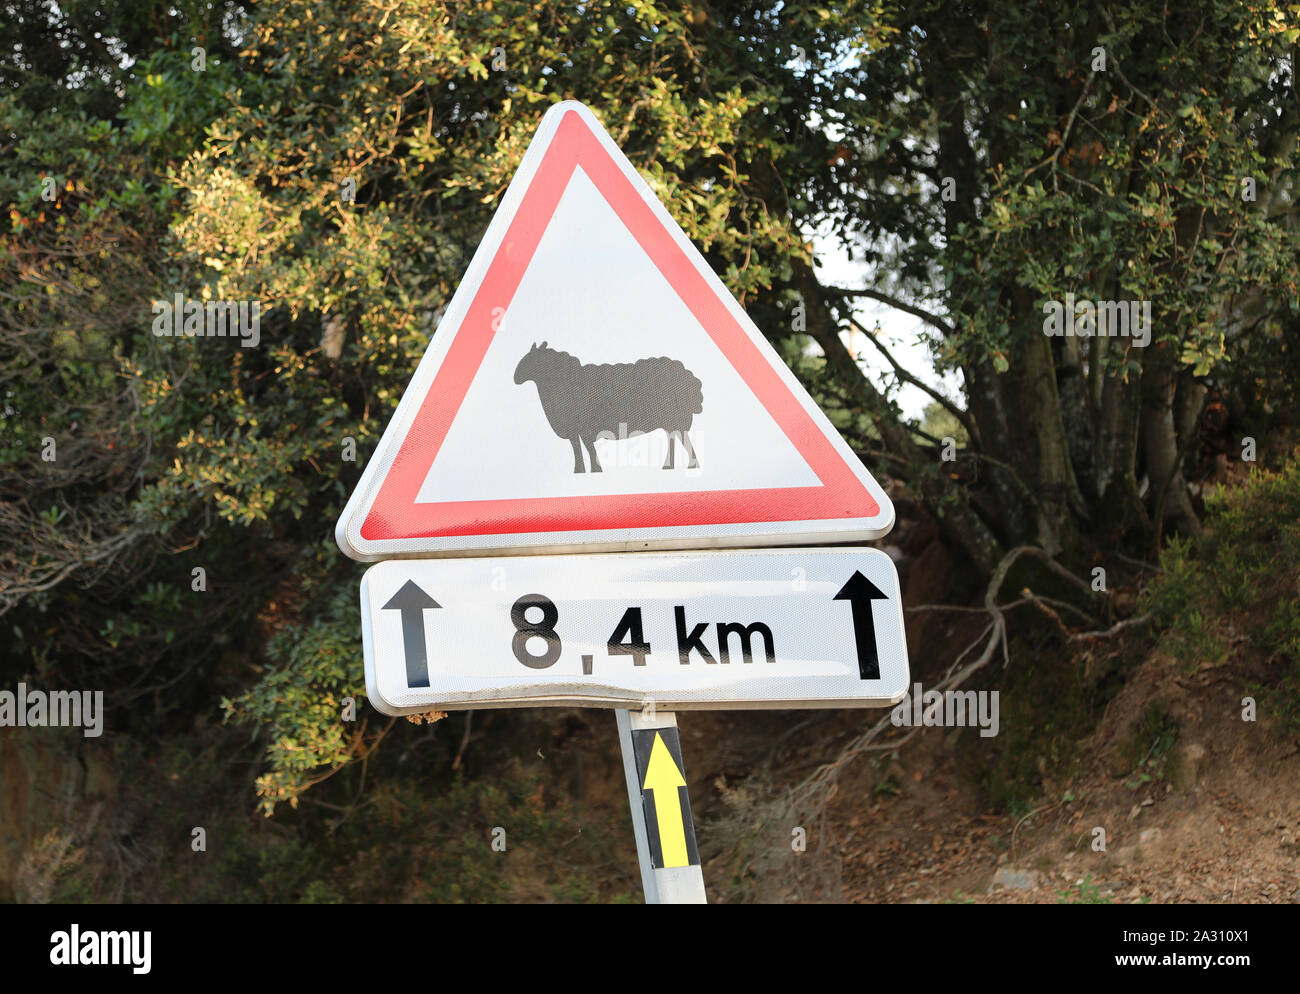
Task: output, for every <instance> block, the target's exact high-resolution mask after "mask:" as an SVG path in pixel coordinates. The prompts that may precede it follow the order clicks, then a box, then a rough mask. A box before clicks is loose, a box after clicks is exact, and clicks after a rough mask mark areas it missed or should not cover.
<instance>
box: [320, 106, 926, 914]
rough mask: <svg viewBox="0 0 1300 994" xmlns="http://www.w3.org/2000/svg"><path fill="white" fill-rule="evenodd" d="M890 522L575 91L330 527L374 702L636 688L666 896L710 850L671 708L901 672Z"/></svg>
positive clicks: (625, 701)
mask: <svg viewBox="0 0 1300 994" xmlns="http://www.w3.org/2000/svg"><path fill="white" fill-rule="evenodd" d="M489 454H490V455H489ZM893 524H894V508H893V505H892V504H891V503H890V500H889V495H888V494H887V493H886V492H885V490H884V488H883V487H881V486H880V484H879V483H878V482H877V481H876V480H875V479H874V478H873V477H872V475H871V473H869V472H868V471H867V468H866V467H865V466H864V465H863V464H862V461H861V460H860V459H859V458H858V456H857V455H856V454H855V453H854V452H853V450H852V449H851V448H850V447H849V445H848V443H846V442H845V441H844V439H843V438H842V437H841V435H840V433H839V432H838V431H837V430H836V428H835V426H834V425H833V424H832V423H831V422H830V420H829V419H828V418H827V416H826V414H825V413H824V412H823V411H822V410H821V408H820V407H819V406H818V404H817V402H816V401H815V400H814V399H813V398H812V397H811V396H810V395H809V394H808V391H807V390H806V389H805V388H804V387H803V386H802V385H801V384H800V382H799V380H798V378H796V377H795V375H794V373H793V372H791V370H790V369H789V368H788V367H787V366H786V365H785V363H784V362H783V361H782V359H781V356H780V354H779V353H778V352H777V351H776V349H775V348H773V347H772V345H771V343H770V342H769V341H768V340H767V336H766V335H764V333H763V331H762V330H760V329H759V327H758V326H757V325H756V324H754V322H753V321H752V320H751V319H750V318H749V316H748V315H746V314H745V311H744V309H743V308H742V307H741V305H740V303H739V301H737V300H736V298H735V297H734V296H733V295H732V294H731V292H730V291H729V290H728V289H727V287H726V285H725V284H724V283H723V281H722V280H721V279H720V278H719V276H718V275H717V274H716V273H715V272H713V270H712V269H711V268H710V266H709V263H708V261H707V260H706V259H705V257H704V255H703V254H702V253H701V252H700V250H699V249H698V248H697V247H696V246H695V245H693V244H692V243H691V241H690V239H689V238H688V237H687V236H686V233H685V232H684V231H683V230H682V229H681V227H680V226H679V225H678V224H677V222H676V221H675V220H674V219H673V217H672V215H671V214H670V213H669V211H668V209H667V207H666V206H665V205H664V204H662V203H660V202H659V199H658V197H657V196H656V195H655V193H654V191H653V190H651V188H650V187H649V186H648V185H647V184H646V182H645V180H644V179H643V178H642V176H641V174H640V173H639V172H638V171H637V169H636V167H634V166H633V165H632V163H631V162H630V161H628V159H627V157H626V156H625V155H624V154H623V153H622V152H621V151H620V150H619V148H618V146H617V145H616V144H615V143H614V140H613V139H612V138H611V137H610V136H609V134H608V133H607V132H606V131H605V129H604V127H603V126H602V125H601V124H600V122H599V120H598V119H597V117H596V115H595V114H593V113H592V111H591V110H590V109H589V108H587V107H584V106H583V105H582V104H579V103H575V102H573V101H564V102H562V103H559V104H556V105H555V106H553V107H552V108H551V109H550V110H548V111H547V112H546V114H545V116H544V117H543V118H542V120H541V122H540V124H539V126H538V130H537V133H536V134H535V135H534V138H533V141H532V143H531V144H530V145H529V147H528V151H527V152H526V153H525V154H524V157H523V160H522V162H521V163H520V165H519V169H518V171H517V172H516V174H515V178H514V179H513V180H512V182H511V183H510V186H509V188H508V189H507V190H506V192H505V194H504V195H503V196H502V198H501V201H500V203H499V205H498V207H497V211H496V214H495V215H494V217H493V219H492V223H491V224H490V225H489V226H488V229H487V232H486V233H485V235H484V237H483V241H482V242H481V243H480V245H479V248H478V251H477V252H475V254H474V257H473V259H472V261H471V262H470V265H469V268H468V270H467V271H466V273H465V277H464V279H463V280H462V281H461V283H460V286H459V287H458V288H457V290H456V292H455V294H454V295H453V296H452V298H451V300H450V301H449V302H448V304H447V307H446V310H445V312H444V313H443V315H442V319H441V321H440V322H439V325H438V329H437V333H436V334H435V335H433V336H432V338H431V339H430V342H429V346H428V348H427V349H426V351H425V353H424V358H423V359H421V361H420V364H419V366H418V367H417V368H416V370H415V373H414V376H413V377H412V379H411V382H410V384H409V385H408V387H407V388H406V390H405V391H404V392H403V394H402V398H401V401H400V403H399V404H398V405H397V409H396V411H394V413H393V417H392V420H391V421H390V422H389V424H388V427H387V429H385V431H384V433H383V436H382V438H381V439H380V441H379V445H378V447H377V448H376V450H375V452H374V453H373V454H372V456H371V457H370V458H369V459H368V460H367V462H366V465H365V470H364V472H363V473H362V476H361V479H360V481H359V482H358V484H357V485H356V488H355V490H353V492H352V496H351V498H350V499H349V501H348V504H347V507H346V508H345V509H344V511H343V514H342V515H341V516H340V518H339V520H338V523H337V525H336V527H335V539H336V540H337V542H338V545H339V548H340V549H341V550H342V551H343V552H344V553H345V554H346V555H348V556H350V557H352V558H353V559H356V560H359V561H362V562H374V563H377V565H375V566H373V567H371V568H370V569H369V570H368V571H367V572H366V574H365V576H364V578H363V579H362V581H361V631H362V644H363V647H364V654H365V673H366V695H367V698H368V700H369V702H370V704H371V705H372V706H373V707H375V708H376V709H378V710H379V711H380V712H382V713H383V714H388V715H403V714H408V715H409V714H419V713H423V712H427V711H431V710H470V709H474V708H507V707H575V706H576V707H603V708H613V709H617V715H618V728H619V737H620V741H621V743H622V747H623V764H624V770H625V773H626V775H627V788H628V800H629V802H630V803H631V807H632V822H633V825H634V826H635V828H636V842H637V852H638V854H639V857H640V861H641V876H642V880H643V883H644V886H645V896H646V901H647V903H650V904H689V903H704V901H705V895H704V879H703V876H702V874H701V872H700V858H699V853H698V851H697V850H696V846H695V828H694V826H693V824H692V822H691V802H690V797H689V795H688V792H687V789H686V774H685V766H684V764H683V761H682V748H681V739H680V737H679V735H678V730H677V719H676V716H675V714H674V712H675V711H678V710H684V709H690V708H696V709H710V710H716V709H722V708H825V707H885V706H891V705H893V704H896V703H898V701H900V700H902V699H903V697H904V696H905V695H906V693H907V689H908V685H909V683H910V679H909V669H908V661H907V644H906V638H905V632H904V629H903V609H902V592H901V590H900V586H899V579H898V573H897V570H896V569H895V568H894V564H893V562H892V561H891V560H890V558H889V557H888V556H887V555H885V554H884V553H883V552H880V551H877V550H874V549H865V548H862V547H861V546H860V545H858V544H857V543H861V542H865V541H870V540H873V539H878V538H882V537H883V536H885V535H886V534H888V532H889V530H890V529H891V528H892V527H893ZM834 543H841V544H845V543H848V544H849V547H840V548H834V547H829V546H831V545H833V544H834ZM810 545H811V546H816V548H806V547H804V546H810ZM773 547H778V548H773ZM651 701H652V702H654V705H655V707H658V708H663V709H667V710H662V711H660V712H659V713H657V714H656V713H655V711H654V709H653V708H649V707H643V704H644V703H645V702H651ZM637 709H639V710H637Z"/></svg>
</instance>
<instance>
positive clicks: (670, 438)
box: [664, 431, 677, 469]
mask: <svg viewBox="0 0 1300 994" xmlns="http://www.w3.org/2000/svg"><path fill="white" fill-rule="evenodd" d="M676 437H677V433H676V432H672V431H670V432H668V460H667V461H666V462H665V463H664V469H672V468H673V453H674V452H675V451H676V443H675V442H674V441H673V439H675V438H676Z"/></svg>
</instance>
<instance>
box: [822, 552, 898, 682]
mask: <svg viewBox="0 0 1300 994" xmlns="http://www.w3.org/2000/svg"><path fill="white" fill-rule="evenodd" d="M833 599H834V600H837V601H848V602H849V606H850V607H852V608H853V635H854V638H855V639H856V640H857V643H858V676H859V677H861V678H862V679H863V680H879V679H880V654H879V652H878V651H877V649H876V619H875V617H874V615H873V614H872V610H871V602H872V601H884V600H888V599H889V595H888V594H886V593H882V592H881V590H880V588H879V587H877V586H876V585H875V584H874V583H872V582H871V581H870V580H868V579H867V578H866V577H865V576H863V575H862V574H861V573H860V572H859V571H858V570H854V571H853V575H852V576H851V577H849V582H848V583H846V584H844V586H843V587H841V588H840V592H839V593H838V594H836V595H835V597H834V598H833Z"/></svg>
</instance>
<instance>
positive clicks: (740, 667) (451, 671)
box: [361, 549, 908, 714]
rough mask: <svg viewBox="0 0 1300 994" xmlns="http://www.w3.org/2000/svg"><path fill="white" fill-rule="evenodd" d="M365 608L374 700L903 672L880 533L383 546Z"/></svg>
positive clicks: (527, 695)
mask: <svg viewBox="0 0 1300 994" xmlns="http://www.w3.org/2000/svg"><path fill="white" fill-rule="evenodd" d="M361 617H362V632H363V638H364V643H365V659H366V690H367V693H368V695H369V697H370V700H371V702H372V703H373V704H374V706H375V707H376V708H378V709H379V710H380V711H382V712H383V713H385V714H411V713H417V712H422V711H430V710H435V709H443V710H447V709H453V710H454V709H467V708H479V707H522V706H547V705H563V706H592V707H616V708H632V709H638V710H640V709H643V708H644V707H645V706H646V705H647V702H649V703H650V704H651V706H653V707H655V708H664V709H672V710H681V709H684V708H704V709H721V708H739V707H782V708H785V707H872V706H881V705H889V704H895V703H897V702H898V701H900V700H902V699H903V697H904V696H905V695H906V693H907V688H908V663H907V646H906V644H905V642H904V638H903V610H902V603H901V597H900V593H899V586H898V574H897V571H896V570H895V569H894V564H893V562H892V561H891V560H890V558H889V557H888V556H887V555H885V554H884V553H883V552H880V551H878V550H875V549H789V550H781V551H768V552H742V551H726V552H690V553H634V554H625V555H608V554H607V555H591V556H530V557H526V558H495V559H488V558H484V559H432V560H429V559H426V560H390V561H388V562H383V563H379V564H378V565H376V566H372V567H371V568H370V569H369V570H367V571H366V575H365V578H364V579H363V580H362V584H361Z"/></svg>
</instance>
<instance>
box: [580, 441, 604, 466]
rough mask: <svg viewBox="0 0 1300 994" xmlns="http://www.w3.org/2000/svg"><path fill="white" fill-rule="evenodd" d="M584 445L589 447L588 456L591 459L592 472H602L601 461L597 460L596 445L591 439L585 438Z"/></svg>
mask: <svg viewBox="0 0 1300 994" xmlns="http://www.w3.org/2000/svg"><path fill="white" fill-rule="evenodd" d="M582 444H583V445H585V446H586V447H587V455H588V456H590V457H591V471H592V472H593V473H599V472H600V460H599V459H598V458H596V443H595V442H594V441H592V440H591V439H590V438H584V439H583V440H582Z"/></svg>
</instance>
